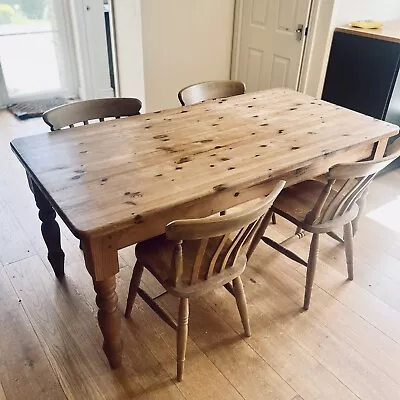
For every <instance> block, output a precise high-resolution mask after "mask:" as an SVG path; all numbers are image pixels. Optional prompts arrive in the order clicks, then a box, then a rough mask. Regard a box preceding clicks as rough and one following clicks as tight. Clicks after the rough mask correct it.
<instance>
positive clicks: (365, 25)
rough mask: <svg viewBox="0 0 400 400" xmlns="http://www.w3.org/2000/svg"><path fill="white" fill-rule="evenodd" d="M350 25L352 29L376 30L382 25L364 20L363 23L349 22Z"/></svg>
mask: <svg viewBox="0 0 400 400" xmlns="http://www.w3.org/2000/svg"><path fill="white" fill-rule="evenodd" d="M350 25H351V26H352V27H353V28H362V29H378V28H382V26H383V23H382V22H379V21H371V20H365V21H353V22H350Z"/></svg>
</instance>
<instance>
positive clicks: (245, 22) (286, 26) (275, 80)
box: [233, 0, 312, 92]
mask: <svg viewBox="0 0 400 400" xmlns="http://www.w3.org/2000/svg"><path fill="white" fill-rule="evenodd" d="M311 2H312V0H239V1H238V3H237V14H236V18H237V21H236V32H235V35H236V48H235V51H234V59H233V77H234V78H235V79H239V80H241V81H243V82H245V84H246V86H247V90H248V91H250V92H252V91H256V90H263V89H269V88H274V87H287V88H291V89H297V88H298V83H299V77H300V71H301V65H302V59H303V52H304V46H305V32H306V27H307V25H308V19H309V14H310V8H311Z"/></svg>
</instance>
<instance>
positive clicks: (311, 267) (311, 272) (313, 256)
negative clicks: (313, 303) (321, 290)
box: [303, 233, 319, 310]
mask: <svg viewBox="0 0 400 400" xmlns="http://www.w3.org/2000/svg"><path fill="white" fill-rule="evenodd" d="M318 245H319V234H318V233H314V234H313V237H312V241H311V247H310V253H309V255H308V263H307V276H306V292H305V295H304V306H303V308H304V309H305V310H308V309H309V307H310V300H311V291H312V287H313V283H314V276H315V270H316V268H317V259H318Z"/></svg>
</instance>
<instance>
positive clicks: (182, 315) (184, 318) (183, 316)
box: [176, 297, 189, 382]
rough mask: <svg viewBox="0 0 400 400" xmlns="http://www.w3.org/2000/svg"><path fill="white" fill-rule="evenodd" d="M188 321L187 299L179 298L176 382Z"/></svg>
mask: <svg viewBox="0 0 400 400" xmlns="http://www.w3.org/2000/svg"><path fill="white" fill-rule="evenodd" d="M188 322H189V299H188V298H185V297H184V298H181V300H180V302H179V315H178V331H177V334H176V349H177V359H176V370H177V373H176V375H177V379H178V382H181V381H182V378H183V369H184V366H185V354H186V345H187V337H188Z"/></svg>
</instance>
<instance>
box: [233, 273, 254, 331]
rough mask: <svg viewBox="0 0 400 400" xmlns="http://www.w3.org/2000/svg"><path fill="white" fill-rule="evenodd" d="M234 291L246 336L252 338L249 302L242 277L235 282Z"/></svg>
mask: <svg viewBox="0 0 400 400" xmlns="http://www.w3.org/2000/svg"><path fill="white" fill-rule="evenodd" d="M233 290H234V292H235V299H236V304H237V308H238V310H239V314H240V319H241V320H242V324H243V328H244V334H245V335H246V336H247V337H250V336H251V330H250V321H249V315H248V313H247V301H246V296H245V294H244V289H243V283H242V279H241V278H240V276H238V277H237V278H235V279H234V280H233Z"/></svg>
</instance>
